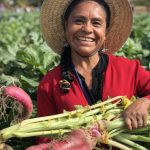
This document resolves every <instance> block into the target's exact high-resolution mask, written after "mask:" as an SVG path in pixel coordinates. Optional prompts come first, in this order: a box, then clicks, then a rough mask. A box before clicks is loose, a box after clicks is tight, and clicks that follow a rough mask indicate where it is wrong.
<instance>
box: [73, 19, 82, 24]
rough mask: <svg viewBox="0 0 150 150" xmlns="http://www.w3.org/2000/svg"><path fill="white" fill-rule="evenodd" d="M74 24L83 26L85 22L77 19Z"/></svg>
mask: <svg viewBox="0 0 150 150" xmlns="http://www.w3.org/2000/svg"><path fill="white" fill-rule="evenodd" d="M74 22H75V23H76V24H82V23H83V22H84V21H83V20H82V19H76V20H75V21H74Z"/></svg>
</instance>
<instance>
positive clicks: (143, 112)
mask: <svg viewBox="0 0 150 150" xmlns="http://www.w3.org/2000/svg"><path fill="white" fill-rule="evenodd" d="M149 108H150V100H149V99H146V98H140V99H138V100H137V101H135V102H134V103H133V104H131V105H130V106H129V107H128V108H127V109H126V110H125V111H124V112H123V117H124V121H125V125H126V127H127V128H128V129H130V130H132V129H137V128H141V127H145V126H146V125H147V118H148V109H149Z"/></svg>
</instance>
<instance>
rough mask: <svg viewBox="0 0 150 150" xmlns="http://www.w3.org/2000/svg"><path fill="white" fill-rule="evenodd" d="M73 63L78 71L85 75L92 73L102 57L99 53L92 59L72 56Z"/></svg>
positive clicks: (91, 57)
mask: <svg viewBox="0 0 150 150" xmlns="http://www.w3.org/2000/svg"><path fill="white" fill-rule="evenodd" d="M71 58H72V62H73V64H74V66H75V68H76V70H77V71H78V72H79V73H80V74H81V75H83V74H84V73H88V74H89V73H92V70H93V68H95V66H96V65H97V63H98V62H99V59H100V56H99V53H98V52H97V53H95V54H94V55H92V56H90V57H82V56H79V55H75V54H71Z"/></svg>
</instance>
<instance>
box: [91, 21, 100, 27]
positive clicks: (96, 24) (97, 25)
mask: <svg viewBox="0 0 150 150" xmlns="http://www.w3.org/2000/svg"><path fill="white" fill-rule="evenodd" d="M93 25H94V26H96V27H99V26H101V23H100V22H98V21H96V22H93Z"/></svg>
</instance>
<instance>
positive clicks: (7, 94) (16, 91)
mask: <svg viewBox="0 0 150 150" xmlns="http://www.w3.org/2000/svg"><path fill="white" fill-rule="evenodd" d="M0 90H1V93H2V95H1V98H0V100H1V101H3V99H5V101H7V99H11V100H13V101H17V102H18V103H19V104H21V105H22V106H23V109H24V114H23V116H22V118H21V119H27V118H29V117H30V116H31V114H32V110H33V105H32V100H31V98H30V96H29V95H28V94H27V93H26V92H25V91H24V90H23V89H21V88H19V87H17V86H4V87H1V89H0ZM6 103H7V102H6Z"/></svg>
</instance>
